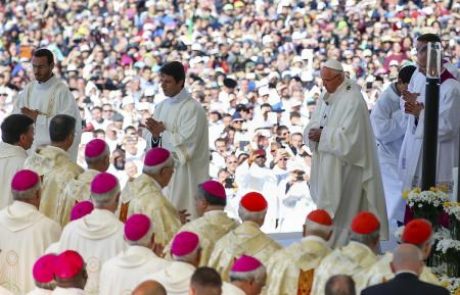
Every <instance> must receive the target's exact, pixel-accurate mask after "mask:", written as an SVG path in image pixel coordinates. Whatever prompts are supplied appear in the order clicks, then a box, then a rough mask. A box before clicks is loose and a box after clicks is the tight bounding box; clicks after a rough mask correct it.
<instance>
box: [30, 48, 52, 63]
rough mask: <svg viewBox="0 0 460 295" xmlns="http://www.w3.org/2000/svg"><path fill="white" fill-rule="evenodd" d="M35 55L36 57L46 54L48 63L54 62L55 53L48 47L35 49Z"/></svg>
mask: <svg viewBox="0 0 460 295" xmlns="http://www.w3.org/2000/svg"><path fill="white" fill-rule="evenodd" d="M34 56H35V57H44V56H46V59H47V60H48V64H49V65H50V64H52V63H54V56H53V53H52V52H51V51H50V50H49V49H46V48H40V49H37V50H35V51H34Z"/></svg>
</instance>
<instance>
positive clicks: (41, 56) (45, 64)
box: [32, 48, 54, 83]
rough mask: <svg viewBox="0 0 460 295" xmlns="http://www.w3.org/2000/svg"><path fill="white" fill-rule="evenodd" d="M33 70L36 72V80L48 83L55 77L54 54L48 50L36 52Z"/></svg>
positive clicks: (43, 49) (42, 49)
mask: <svg viewBox="0 0 460 295" xmlns="http://www.w3.org/2000/svg"><path fill="white" fill-rule="evenodd" d="M32 68H33V71H34V76H35V79H36V80H37V81H38V82H40V83H43V82H46V81H48V80H49V79H50V78H51V76H52V75H53V68H54V56H53V53H52V52H51V51H50V50H48V49H46V48H40V49H37V50H35V51H34V54H33V57H32Z"/></svg>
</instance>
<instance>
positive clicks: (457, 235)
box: [444, 202, 460, 240]
mask: <svg viewBox="0 0 460 295" xmlns="http://www.w3.org/2000/svg"><path fill="white" fill-rule="evenodd" d="M444 211H445V212H446V213H447V214H448V215H449V229H450V234H451V236H452V238H453V239H456V240H460V203H459V202H446V203H444Z"/></svg>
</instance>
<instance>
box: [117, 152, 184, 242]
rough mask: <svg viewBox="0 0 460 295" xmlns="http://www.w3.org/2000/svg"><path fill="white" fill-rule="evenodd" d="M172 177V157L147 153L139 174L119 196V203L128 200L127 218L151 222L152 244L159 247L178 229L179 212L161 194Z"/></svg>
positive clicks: (164, 154)
mask: <svg viewBox="0 0 460 295" xmlns="http://www.w3.org/2000/svg"><path fill="white" fill-rule="evenodd" d="M173 173H174V158H173V155H172V154H171V153H170V152H169V151H168V150H165V149H164V148H153V149H150V150H149V151H148V152H147V154H146V155H145V159H144V168H143V169H142V174H141V175H139V176H138V177H137V178H136V179H134V181H132V182H131V183H130V184H129V185H127V186H126V188H125V190H124V191H123V194H122V200H123V201H125V202H126V200H129V199H131V200H130V201H128V202H129V203H128V204H127V205H128V216H130V215H132V214H134V213H142V214H145V215H147V216H148V217H149V218H150V220H154V221H155V226H154V227H153V232H154V233H155V240H156V242H157V243H159V244H161V245H163V246H165V245H166V244H167V243H168V242H169V241H170V240H171V239H172V238H173V236H174V235H175V234H176V232H177V231H178V230H179V227H180V226H181V220H180V216H179V212H177V210H176V208H174V206H173V204H171V202H170V201H169V200H168V199H167V198H166V197H165V196H164V195H163V193H162V191H161V190H162V189H163V188H164V187H166V186H167V185H168V183H169V181H170V180H171V177H172V175H173ZM122 208H123V206H122ZM122 210H123V209H122Z"/></svg>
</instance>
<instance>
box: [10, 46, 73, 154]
mask: <svg viewBox="0 0 460 295" xmlns="http://www.w3.org/2000/svg"><path fill="white" fill-rule="evenodd" d="M32 67H33V71H34V76H35V81H32V82H30V83H29V84H27V86H26V87H25V88H24V90H23V91H22V92H20V93H19V94H18V96H17V97H16V103H15V105H14V109H13V112H14V113H23V114H24V115H27V116H29V117H30V118H32V119H33V120H34V121H35V130H36V134H35V141H34V144H33V146H32V148H31V152H34V151H35V149H36V148H37V147H39V146H42V145H48V144H50V143H51V140H50V136H49V131H48V130H49V126H50V121H51V119H52V118H53V117H54V116H55V115H57V114H67V115H70V116H72V117H74V118H75V120H76V126H75V130H74V132H75V140H74V143H73V144H72V146H71V148H70V150H69V154H70V155H71V159H72V160H73V161H75V160H76V159H77V153H78V145H79V144H80V137H81V127H82V124H81V117H80V111H79V110H78V106H77V103H76V101H75V98H74V97H73V95H72V93H71V92H70V90H69V87H68V86H67V85H66V84H65V83H64V82H63V81H61V80H60V79H59V78H57V77H56V76H54V75H53V68H54V56H53V53H52V52H51V51H49V50H48V49H45V48H41V49H38V50H36V51H34V56H33V57H32Z"/></svg>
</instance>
